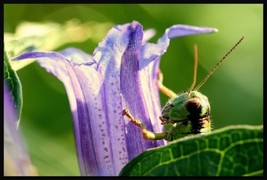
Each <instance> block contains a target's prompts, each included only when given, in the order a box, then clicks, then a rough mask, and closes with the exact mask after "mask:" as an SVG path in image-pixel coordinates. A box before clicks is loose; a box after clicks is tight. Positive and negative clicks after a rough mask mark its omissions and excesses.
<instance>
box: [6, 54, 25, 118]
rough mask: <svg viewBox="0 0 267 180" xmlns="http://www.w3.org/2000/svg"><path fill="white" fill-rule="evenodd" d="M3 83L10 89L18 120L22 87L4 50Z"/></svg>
mask: <svg viewBox="0 0 267 180" xmlns="http://www.w3.org/2000/svg"><path fill="white" fill-rule="evenodd" d="M4 83H5V84H6V86H7V87H8V88H9V90H10V94H11V97H12V98H13V100H14V103H15V104H14V105H15V109H16V111H17V114H18V122H19V118H20V114H21V108H22V89H21V84H20V80H19V78H18V75H17V73H16V72H15V71H14V70H13V69H12V67H11V64H10V59H9V56H8V54H7V52H6V51H5V50H4Z"/></svg>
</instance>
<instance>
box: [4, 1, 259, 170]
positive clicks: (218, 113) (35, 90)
mask: <svg viewBox="0 0 267 180" xmlns="http://www.w3.org/2000/svg"><path fill="white" fill-rule="evenodd" d="M70 19H78V20H79V21H80V22H91V21H94V22H98V23H104V22H109V23H111V25H115V24H124V23H128V22H131V21H133V20H137V21H139V22H140V23H141V24H142V25H143V26H144V29H148V28H154V29H155V30H156V31H157V34H156V36H155V37H154V38H153V39H152V40H151V42H156V41H157V39H158V38H159V37H160V36H161V35H162V34H163V32H164V30H165V29H166V28H168V27H170V26H172V25H174V24H189V25H196V26H208V27H215V28H217V29H218V30H219V32H218V33H215V34H209V35H196V36H189V37H182V38H177V39H173V40H172V41H171V43H170V46H169V48H168V50H167V53H166V54H164V55H163V57H162V59H161V65H160V67H161V70H162V71H163V73H164V84H165V85H166V86H168V87H169V88H171V89H172V90H174V91H175V92H177V93H178V92H181V91H186V90H187V89H188V88H189V87H190V85H191V82H192V74H193V57H194V54H193V46H194V44H195V43H197V45H198V47H199V66H198V76H197V82H200V81H201V80H202V79H203V78H204V77H205V76H206V74H207V73H208V72H209V71H210V70H211V68H212V67H213V66H214V65H215V64H216V63H217V62H218V61H219V60H220V58H221V57H222V56H223V55H224V54H225V53H226V52H227V51H228V50H229V49H230V48H231V47H232V46H233V45H234V44H235V43H236V41H238V40H239V39H240V38H241V37H242V36H245V39H244V41H243V42H242V43H241V45H240V46H239V47H238V48H237V49H236V50H235V51H234V52H233V53H232V54H231V55H230V56H229V57H228V59H227V60H226V62H224V64H223V65H222V66H221V67H220V68H219V69H218V70H217V71H216V72H215V73H214V75H213V76H212V77H211V78H210V79H209V80H208V81H207V82H206V84H205V85H204V86H203V87H201V89H200V91H201V92H202V93H203V94H205V95H207V96H208V98H209V100H210V104H211V113H212V116H211V117H212V120H213V129H219V128H222V127H225V126H228V125H236V124H250V125H259V124H263V5H262V4H188V5H187V4H127V5H121V4H104V5H99V4H58V5H56V4H51V5H49V4H36V5H34V4H20V5H13V4H5V5H4V31H5V32H14V31H15V29H16V27H17V26H18V25H19V24H20V23H21V22H24V21H30V22H38V23H42V22H56V23H65V22H66V21H68V20H70ZM106 32H107V31H106ZM103 37H104V34H103V35H102V38H103ZM102 38H100V39H102ZM66 47H77V48H80V49H82V50H84V51H86V52H87V53H89V54H92V52H93V50H94V48H95V47H97V42H96V41H93V40H92V39H88V40H86V41H84V42H81V43H69V44H66V45H64V46H61V47H59V48H58V49H57V50H61V49H64V48H66ZM18 75H19V77H20V80H21V83H22V86H23V109H22V117H21V130H22V132H23V135H24V140H25V142H26V144H27V148H28V151H29V153H30V156H31V158H32V162H33V164H34V165H35V166H36V167H37V169H38V172H39V175H79V168H78V162H77V159H76V151H75V142H74V137H73V129H72V117H71V113H70V108H69V104H68V99H67V96H66V94H65V89H64V87H63V84H61V82H60V81H59V80H57V79H56V78H55V77H54V76H53V75H51V74H49V73H47V72H46V71H45V70H44V69H42V68H41V67H40V66H39V65H38V64H37V63H33V64H31V65H29V66H27V67H25V68H23V69H21V70H19V71H18ZM161 100H162V105H164V104H165V102H166V101H167V98H166V97H165V96H164V95H161Z"/></svg>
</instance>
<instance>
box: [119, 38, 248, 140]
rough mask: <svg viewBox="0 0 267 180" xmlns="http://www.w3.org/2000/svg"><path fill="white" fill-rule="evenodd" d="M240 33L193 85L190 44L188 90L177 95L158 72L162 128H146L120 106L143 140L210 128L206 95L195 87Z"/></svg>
mask: <svg viewBox="0 0 267 180" xmlns="http://www.w3.org/2000/svg"><path fill="white" fill-rule="evenodd" d="M243 39H244V37H242V38H241V39H240V40H239V41H238V42H237V43H236V44H235V45H234V46H233V47H232V48H231V49H230V50H229V51H228V52H227V53H226V54H225V55H224V56H223V57H222V59H221V60H220V61H219V62H218V63H217V64H216V65H215V66H214V67H213V68H212V70H211V71H210V72H209V73H208V75H207V76H206V77H205V78H204V79H203V80H202V81H201V82H200V83H199V85H198V86H197V87H196V88H194V86H195V83H196V76H197V64H198V57H197V55H198V52H197V51H198V49H197V46H196V45H195V47H194V54H195V56H194V74H193V82H192V85H191V87H190V88H189V90H188V91H187V92H185V93H182V94H179V95H177V94H176V93H174V92H173V91H172V90H170V89H169V88H167V87H166V86H164V85H163V74H162V73H161V72H159V73H158V87H159V90H160V91H161V92H162V93H163V94H165V95H167V96H168V97H169V98H170V99H169V101H168V102H167V103H166V105H165V106H164V107H163V109H162V112H161V116H160V117H159V119H160V120H161V121H162V123H161V124H162V125H164V128H165V132H162V133H155V132H152V131H149V130H147V129H146V126H145V124H144V123H142V121H140V120H138V119H135V118H134V117H133V116H132V115H131V113H130V112H129V110H127V109H124V110H123V113H122V114H123V115H125V116H127V117H128V118H129V119H130V120H131V122H132V123H133V124H135V125H136V126H138V127H140V128H141V130H142V134H143V137H144V138H145V139H147V140H159V139H165V140H167V141H172V140H174V139H178V138H181V137H184V136H188V135H194V134H206V133H210V132H211V118H210V111H211V108H210V104H209V100H208V98H207V96H205V95H203V94H202V93H200V92H198V90H199V88H200V87H201V86H202V85H203V84H204V83H205V82H206V81H207V80H208V78H209V77H210V76H211V75H212V74H213V73H214V72H215V70H216V69H217V68H218V67H219V66H220V65H221V64H222V63H223V62H224V60H225V59H226V57H227V56H228V55H229V54H230V53H231V52H232V51H233V50H234V49H235V48H236V47H237V46H238V45H239V44H240V43H241V41H242V40H243Z"/></svg>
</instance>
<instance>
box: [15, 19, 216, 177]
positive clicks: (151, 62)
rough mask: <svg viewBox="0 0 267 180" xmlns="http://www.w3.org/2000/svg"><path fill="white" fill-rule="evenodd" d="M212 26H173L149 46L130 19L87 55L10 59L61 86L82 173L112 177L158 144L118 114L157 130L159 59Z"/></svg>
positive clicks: (145, 34)
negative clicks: (36, 67)
mask: <svg viewBox="0 0 267 180" xmlns="http://www.w3.org/2000/svg"><path fill="white" fill-rule="evenodd" d="M215 31H216V29H214V28H207V27H195V26H188V25H174V26H172V27H170V28H168V29H166V31H165V33H164V34H163V36H162V37H161V38H160V39H159V40H158V42H157V43H156V44H155V43H148V42H147V41H148V40H149V38H150V37H152V36H153V34H154V31H153V30H148V31H143V27H142V25H141V24H139V23H138V22H136V21H133V22H132V23H128V24H124V25H117V26H115V27H113V28H112V29H111V30H110V31H109V32H108V33H107V35H106V37H105V38H104V40H103V41H102V42H101V43H99V45H98V47H97V48H96V49H95V51H94V53H93V55H89V54H86V53H85V52H83V51H81V50H78V49H75V48H69V49H66V50H64V51H62V52H60V53H58V52H27V53H25V54H22V55H20V56H18V57H15V58H13V60H21V59H27V58H36V59H37V61H38V62H39V63H40V65H41V66H42V67H44V68H45V69H46V70H47V71H48V72H50V73H52V74H54V75H55V76H56V77H57V78H58V79H59V80H60V81H62V82H63V83H64V86H65V88H66V92H67V94H68V98H69V102H70V107H71V111H72V115H73V125H74V129H75V139H76V148H77V154H78V159H79V164H80V170H81V174H82V175H118V173H119V172H120V170H121V168H122V167H123V166H124V165H125V164H126V163H127V162H128V161H129V160H131V159H132V158H134V157H135V156H137V155H138V154H140V153H141V152H143V151H144V150H146V149H148V148H153V147H157V146H160V145H163V144H164V142H163V141H162V140H161V141H154V142H153V141H147V140H144V139H143V137H142V134H141V133H140V130H139V129H138V128H136V127H135V126H134V125H133V124H132V123H131V122H129V120H128V119H127V118H124V117H123V116H122V110H123V109H124V108H127V109H129V110H130V112H131V113H132V114H133V115H134V116H135V117H137V118H138V119H141V120H142V121H143V123H144V124H145V125H146V126H147V128H148V129H149V130H152V131H155V132H161V131H162V126H161V123H160V121H159V120H158V117H159V116H160V113H161V106H160V100H159V92H158V87H157V83H156V82H157V71H158V69H159V60H160V57H161V56H162V55H163V54H164V53H165V52H166V50H167V48H168V45H169V42H170V39H172V38H175V37H180V36H187V35H194V34H201V33H212V32H215Z"/></svg>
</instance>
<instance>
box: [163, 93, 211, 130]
mask: <svg viewBox="0 0 267 180" xmlns="http://www.w3.org/2000/svg"><path fill="white" fill-rule="evenodd" d="M160 120H161V121H162V124H175V123H176V124H177V125H178V126H179V127H181V128H182V129H184V130H185V132H184V133H186V134H198V133H204V132H205V131H210V104H209V101H208V98H207V97H206V96H205V95H203V94H201V93H200V92H198V91H191V92H186V93H183V94H180V95H178V96H177V97H174V98H172V99H170V100H169V101H168V102H167V103H166V105H165V106H164V107H163V110H162V113H161V117H160Z"/></svg>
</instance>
